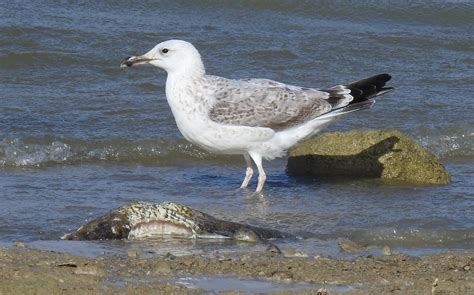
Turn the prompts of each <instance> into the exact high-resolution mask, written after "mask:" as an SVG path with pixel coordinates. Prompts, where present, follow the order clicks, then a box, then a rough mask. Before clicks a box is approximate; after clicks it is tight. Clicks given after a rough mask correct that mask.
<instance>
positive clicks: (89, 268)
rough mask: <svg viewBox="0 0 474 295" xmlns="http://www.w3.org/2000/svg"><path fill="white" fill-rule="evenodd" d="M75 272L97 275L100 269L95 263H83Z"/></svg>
mask: <svg viewBox="0 0 474 295" xmlns="http://www.w3.org/2000/svg"><path fill="white" fill-rule="evenodd" d="M74 273H75V274H78V275H92V276H96V275H98V274H99V270H98V269H97V267H95V266H93V265H83V266H78V267H77V269H76V270H75V271H74Z"/></svg>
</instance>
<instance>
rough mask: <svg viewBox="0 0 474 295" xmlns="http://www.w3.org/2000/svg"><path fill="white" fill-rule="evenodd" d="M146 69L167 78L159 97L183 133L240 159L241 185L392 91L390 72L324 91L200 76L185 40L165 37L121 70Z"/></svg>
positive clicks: (197, 57)
mask: <svg viewBox="0 0 474 295" xmlns="http://www.w3.org/2000/svg"><path fill="white" fill-rule="evenodd" d="M141 64H151V65H154V66H156V67H159V68H162V69H164V70H165V71H166V72H167V73H168V77H167V79H166V98H167V100H168V103H169V105H170V107H171V111H172V112H173V115H174V118H175V120H176V124H177V126H178V128H179V130H180V131H181V133H182V134H183V136H184V137H185V138H186V139H187V140H189V141H190V142H192V143H193V144H196V145H197V146H199V147H201V148H203V149H205V150H208V151H210V152H214V153H222V154H241V155H243V156H244V158H245V162H246V164H247V170H246V174H245V178H244V181H243V182H242V185H241V187H242V188H245V187H247V185H248V183H249V181H250V179H251V177H252V175H253V168H252V160H253V162H254V163H255V165H256V166H257V169H258V173H259V177H258V185H257V189H256V192H260V191H262V189H263V185H264V183H265V180H266V175H265V171H264V170H263V167H262V158H264V159H267V160H271V159H274V158H276V157H280V156H283V155H284V154H285V153H286V151H287V150H288V149H289V148H290V147H292V146H294V145H295V144H297V143H298V142H300V141H302V140H304V139H306V138H309V137H311V136H314V135H315V134H316V133H318V132H319V131H321V130H322V129H323V128H324V127H326V126H327V125H329V124H330V123H332V122H333V121H334V120H336V119H337V118H338V117H340V116H341V115H344V114H347V113H350V112H353V111H357V110H362V109H366V108H369V107H370V106H371V105H372V104H373V103H374V100H373V98H374V97H376V96H379V95H382V94H384V93H387V92H389V91H390V90H392V89H393V88H392V87H385V83H386V82H387V81H389V80H390V78H391V77H390V75H388V74H380V75H376V76H373V77H370V78H367V79H364V80H360V81H356V82H353V83H348V84H344V85H337V86H333V87H330V88H326V89H321V90H318V89H313V88H304V87H298V86H292V85H288V84H284V83H280V82H276V81H272V80H267V79H242V80H232V79H226V78H223V77H218V76H211V75H207V74H206V72H205V69H204V65H203V63H202V60H201V56H200V54H199V52H198V51H197V49H196V48H195V47H194V46H193V45H192V44H191V43H189V42H186V41H181V40H169V41H165V42H162V43H160V44H158V45H156V46H155V47H154V48H153V49H151V50H150V51H148V52H147V53H145V54H143V55H140V56H131V57H127V58H125V59H124V60H123V61H122V63H121V65H120V66H121V67H131V66H134V65H141Z"/></svg>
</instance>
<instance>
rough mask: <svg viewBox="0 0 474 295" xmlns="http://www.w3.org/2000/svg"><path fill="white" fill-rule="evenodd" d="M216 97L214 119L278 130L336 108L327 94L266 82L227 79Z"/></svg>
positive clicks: (212, 113)
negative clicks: (329, 100)
mask: <svg viewBox="0 0 474 295" xmlns="http://www.w3.org/2000/svg"><path fill="white" fill-rule="evenodd" d="M214 85H215V83H214ZM214 96H215V101H216V102H215V104H214V105H213V106H212V108H211V110H210V111H209V117H210V119H211V120H213V121H215V122H218V123H223V124H229V125H241V126H249V127H267V128H271V129H274V130H280V129H285V128H289V127H292V126H295V125H299V124H302V123H304V122H306V121H309V120H311V119H312V118H315V117H317V116H319V115H322V114H324V113H327V112H328V111H330V110H331V109H332V106H331V104H330V103H329V102H328V101H327V99H328V98H329V93H327V92H324V91H318V90H316V89H311V88H302V87H297V86H291V85H287V84H283V83H279V82H275V81H272V80H266V79H249V80H227V81H226V83H224V82H223V83H220V87H218V88H217V89H215V91H214Z"/></svg>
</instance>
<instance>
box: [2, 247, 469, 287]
mask: <svg viewBox="0 0 474 295" xmlns="http://www.w3.org/2000/svg"><path fill="white" fill-rule="evenodd" d="M17 246H19V247H11V248H0V269H1V271H0V294H31V293H36V294H46V293H49V294H56V293H68V294H70V293H84V292H88V293H109V294H112V293H114V294H118V293H130V292H132V291H133V293H134V294H145V293H147V294H148V293H150V292H153V293H156V292H163V293H173V292H174V293H180V294H181V293H190V294H203V293H206V292H209V289H207V290H205V289H200V288H196V287H192V286H191V287H190V286H189V285H188V286H186V285H185V284H181V283H178V282H177V281H176V278H183V277H191V278H192V277H194V278H196V277H197V278H199V277H202V276H216V275H217V276H232V277H238V278H253V279H258V280H263V281H270V282H275V283H279V284H282V285H284V284H295V283H300V282H304V283H305V284H304V287H301V288H300V289H299V290H293V291H281V292H279V293H288V292H290V293H298V294H315V293H317V292H318V290H319V292H320V293H322V294H324V293H325V292H326V293H327V294H339V293H343V294H394V293H400V294H472V292H474V273H473V271H472V268H473V267H474V256H472V255H471V254H466V253H444V254H437V255H431V256H424V257H414V256H407V255H402V254H395V255H387V256H371V255H369V256H364V257H358V258H355V259H352V260H339V259H333V258H326V257H319V256H316V257H284V256H282V255H281V254H280V253H277V252H275V251H270V250H267V251H261V252H252V253H235V254H232V255H215V257H208V256H207V257H204V256H201V255H191V256H183V257H176V256H173V255H165V256H159V257H154V258H142V257H140V256H139V255H138V254H137V253H134V252H130V253H128V254H129V255H128V257H113V256H112V257H111V256H103V257H96V258H85V257H80V256H74V255H69V254H65V253H57V252H51V251H40V250H34V249H28V248H27V247H23V246H24V245H22V244H20V245H17ZM340 286H343V287H344V288H338V287H340ZM189 287H190V288H189ZM321 288H323V289H327V291H325V290H323V289H321ZM229 291H235V290H232V288H230V289H229Z"/></svg>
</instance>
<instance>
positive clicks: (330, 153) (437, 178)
mask: <svg viewBox="0 0 474 295" xmlns="http://www.w3.org/2000/svg"><path fill="white" fill-rule="evenodd" d="M287 172H288V174H290V175H314V176H349V177H374V178H383V179H390V180H396V181H403V182H409V183H416V184H448V183H450V182H451V177H450V175H449V174H448V172H447V171H446V169H445V168H444V166H443V165H442V164H441V163H440V161H439V160H438V159H437V158H436V157H435V156H434V155H433V154H432V153H430V152H429V151H427V150H426V149H424V148H423V147H421V146H420V145H418V144H416V143H415V142H413V141H412V140H411V139H409V138H408V137H407V136H405V135H404V134H402V133H401V132H399V131H396V130H368V131H349V132H334V133H325V134H321V135H320V136H318V137H316V138H313V139H310V140H308V141H306V142H304V143H302V144H301V145H299V146H297V147H295V148H293V149H291V150H290V151H289V158H288V165H287Z"/></svg>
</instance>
